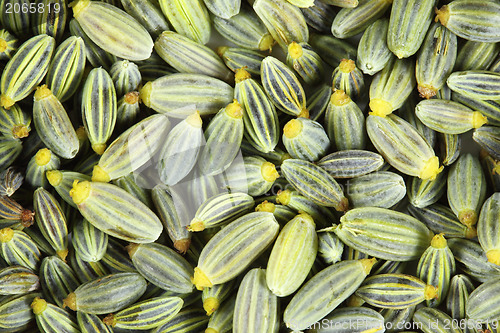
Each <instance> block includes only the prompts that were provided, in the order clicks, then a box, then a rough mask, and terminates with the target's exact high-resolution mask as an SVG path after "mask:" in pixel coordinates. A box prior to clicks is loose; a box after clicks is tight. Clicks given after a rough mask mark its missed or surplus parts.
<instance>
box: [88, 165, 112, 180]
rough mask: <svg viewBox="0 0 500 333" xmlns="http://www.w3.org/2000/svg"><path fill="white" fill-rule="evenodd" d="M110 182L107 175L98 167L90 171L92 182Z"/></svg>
mask: <svg viewBox="0 0 500 333" xmlns="http://www.w3.org/2000/svg"><path fill="white" fill-rule="evenodd" d="M110 180H111V177H110V176H109V174H108V173H107V172H106V171H105V170H104V169H103V168H102V167H101V166H100V165H99V164H97V165H95V166H94V169H93V170H92V181H93V182H101V183H107V182H109V181H110Z"/></svg>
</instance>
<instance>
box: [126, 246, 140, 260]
mask: <svg viewBox="0 0 500 333" xmlns="http://www.w3.org/2000/svg"><path fill="white" fill-rule="evenodd" d="M138 249H139V244H136V243H130V244H129V245H127V246H125V250H126V251H127V253H128V256H129V257H130V258H131V259H132V257H133V256H134V254H135V252H137V250H138Z"/></svg>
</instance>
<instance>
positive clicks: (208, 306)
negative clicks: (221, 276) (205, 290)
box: [203, 297, 220, 316]
mask: <svg viewBox="0 0 500 333" xmlns="http://www.w3.org/2000/svg"><path fill="white" fill-rule="evenodd" d="M219 306H220V302H219V300H218V299H216V298H214V297H209V298H207V299H206V300H205V301H204V302H203V309H205V311H206V312H207V316H210V315H212V313H214V312H215V311H216V310H217V309H218V308H219Z"/></svg>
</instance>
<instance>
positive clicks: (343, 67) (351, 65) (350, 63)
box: [339, 59, 356, 73]
mask: <svg viewBox="0 0 500 333" xmlns="http://www.w3.org/2000/svg"><path fill="white" fill-rule="evenodd" d="M355 69H356V63H355V62H354V60H351V59H342V61H341V62H340V65H339V70H340V71H341V72H342V73H350V72H352V71H353V70H355Z"/></svg>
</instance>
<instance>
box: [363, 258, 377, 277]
mask: <svg viewBox="0 0 500 333" xmlns="http://www.w3.org/2000/svg"><path fill="white" fill-rule="evenodd" d="M359 262H360V263H361V265H363V271H364V272H365V274H366V275H368V274H370V271H371V270H372V267H373V265H375V263H376V262H377V259H375V258H371V259H359Z"/></svg>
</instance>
